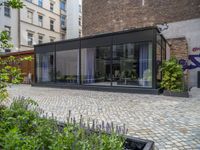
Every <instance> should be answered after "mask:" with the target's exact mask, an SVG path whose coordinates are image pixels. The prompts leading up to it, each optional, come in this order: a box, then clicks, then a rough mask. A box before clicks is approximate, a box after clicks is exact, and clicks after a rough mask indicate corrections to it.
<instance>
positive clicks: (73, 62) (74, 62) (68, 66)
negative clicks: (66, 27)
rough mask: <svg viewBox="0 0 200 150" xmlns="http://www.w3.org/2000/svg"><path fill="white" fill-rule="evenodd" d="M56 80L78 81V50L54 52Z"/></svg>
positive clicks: (75, 82) (74, 82) (73, 82)
mask: <svg viewBox="0 0 200 150" xmlns="http://www.w3.org/2000/svg"><path fill="white" fill-rule="evenodd" d="M56 81H57V82H65V83H72V84H77V83H79V50H78V49H75V50H66V51H57V52H56Z"/></svg>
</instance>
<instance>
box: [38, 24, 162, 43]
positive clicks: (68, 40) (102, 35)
mask: <svg viewBox="0 0 200 150" xmlns="http://www.w3.org/2000/svg"><path fill="white" fill-rule="evenodd" d="M144 30H157V31H158V32H159V33H160V31H159V30H158V28H157V27H156V26H150V27H143V28H134V29H130V30H128V29H127V30H123V31H117V32H109V33H102V34H96V35H90V36H84V37H80V38H74V39H66V40H60V41H55V42H48V43H42V44H37V45H34V47H39V46H44V45H50V44H58V43H64V42H71V41H79V40H85V39H92V38H99V37H104V36H113V35H118V34H124V33H129V32H139V31H144Z"/></svg>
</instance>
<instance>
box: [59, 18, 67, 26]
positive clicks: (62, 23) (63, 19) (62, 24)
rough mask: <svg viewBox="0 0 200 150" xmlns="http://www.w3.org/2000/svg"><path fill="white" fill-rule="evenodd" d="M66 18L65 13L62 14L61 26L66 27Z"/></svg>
mask: <svg viewBox="0 0 200 150" xmlns="http://www.w3.org/2000/svg"><path fill="white" fill-rule="evenodd" d="M65 18H66V16H65V15H61V16H60V22H61V27H65Z"/></svg>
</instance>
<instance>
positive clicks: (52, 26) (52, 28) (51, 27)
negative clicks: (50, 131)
mask: <svg viewBox="0 0 200 150" xmlns="http://www.w3.org/2000/svg"><path fill="white" fill-rule="evenodd" d="M50 30H51V31H54V20H52V19H51V20H50Z"/></svg>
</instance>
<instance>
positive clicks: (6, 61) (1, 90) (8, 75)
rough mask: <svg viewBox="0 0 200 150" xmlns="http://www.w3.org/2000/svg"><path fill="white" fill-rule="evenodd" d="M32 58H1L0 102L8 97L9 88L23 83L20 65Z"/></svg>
mask: <svg viewBox="0 0 200 150" xmlns="http://www.w3.org/2000/svg"><path fill="white" fill-rule="evenodd" d="M30 60H32V57H31V56H30V57H23V58H16V57H14V56H10V57H7V58H3V59H2V58H1V57H0V102H1V101H3V100H5V99H6V98H7V96H8V93H7V87H8V85H9V84H10V83H11V84H19V83H21V82H22V81H23V73H22V71H21V69H20V67H19V66H20V63H21V62H23V61H30Z"/></svg>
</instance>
